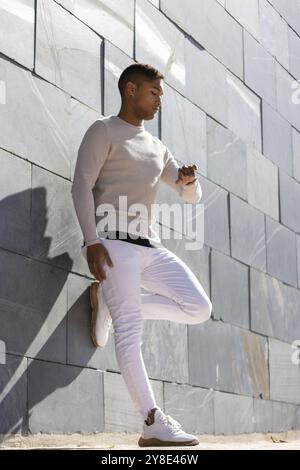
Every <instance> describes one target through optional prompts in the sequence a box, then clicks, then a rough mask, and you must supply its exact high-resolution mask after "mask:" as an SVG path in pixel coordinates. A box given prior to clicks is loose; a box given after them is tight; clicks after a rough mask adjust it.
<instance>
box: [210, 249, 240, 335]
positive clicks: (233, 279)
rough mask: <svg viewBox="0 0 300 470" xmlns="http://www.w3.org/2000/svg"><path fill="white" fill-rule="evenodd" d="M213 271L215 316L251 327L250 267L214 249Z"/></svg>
mask: <svg viewBox="0 0 300 470" xmlns="http://www.w3.org/2000/svg"><path fill="white" fill-rule="evenodd" d="M211 271H212V274H211V278H212V281H211V282H212V291H211V292H212V304H213V316H214V318H215V319H220V320H222V321H225V322H228V323H231V324H234V325H238V326H241V327H242V328H248V329H249V294H248V288H249V286H248V284H249V282H248V268H247V267H246V266H244V265H243V264H241V263H239V262H237V261H235V260H233V259H231V258H229V257H228V256H225V255H223V254H222V253H218V252H217V251H215V250H212V255H211Z"/></svg>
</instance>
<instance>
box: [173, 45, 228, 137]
mask: <svg viewBox="0 0 300 470" xmlns="http://www.w3.org/2000/svg"><path fill="white" fill-rule="evenodd" d="M185 64H186V68H185V83H186V87H185V89H184V95H185V96H186V97H187V98H188V99H189V100H190V101H192V102H193V103H195V104H196V105H198V106H200V108H201V109H202V110H203V111H205V112H206V113H207V114H209V115H210V116H211V117H213V118H215V119H216V120H217V121H219V122H220V123H221V124H223V125H224V126H227V127H228V123H229V121H230V124H231V125H234V124H235V123H234V119H233V117H232V113H233V107H234V98H233V96H234V93H232V94H233V96H229V97H228V81H227V77H226V69H225V67H224V66H223V65H222V64H220V63H219V62H218V61H217V60H216V59H215V58H214V57H212V56H211V55H210V54H209V53H208V52H207V51H206V50H201V49H200V48H199V47H196V46H195V45H194V44H193V43H192V42H191V41H189V40H186V41H185ZM203 70H205V73H203ZM179 91H181V90H179ZM228 101H230V102H231V112H230V113H229V117H228ZM220 103H222V106H220ZM229 118H230V119H229ZM229 127H230V128H231V129H232V130H235V128H233V127H231V126H229Z"/></svg>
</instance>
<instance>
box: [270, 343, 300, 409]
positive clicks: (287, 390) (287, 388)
mask: <svg viewBox="0 0 300 470" xmlns="http://www.w3.org/2000/svg"><path fill="white" fill-rule="evenodd" d="M269 350H270V393H271V399H272V400H278V401H283V402H289V403H295V404H298V405H299V403H300V395H299V388H300V368H299V364H293V362H292V353H293V349H292V347H291V345H290V344H287V343H283V342H282V341H278V340H276V339H270V345H269Z"/></svg>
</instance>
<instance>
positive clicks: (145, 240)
mask: <svg viewBox="0 0 300 470" xmlns="http://www.w3.org/2000/svg"><path fill="white" fill-rule="evenodd" d="M105 232H107V233H109V234H113V235H114V236H113V237H112V236H107V237H105V238H107V239H111V240H121V241H123V242H128V243H134V244H135V245H142V246H148V247H150V248H155V246H154V245H151V243H150V242H149V240H148V238H143V237H140V236H137V237H136V236H135V238H131V237H130V234H129V233H125V234H124V232H122V235H123V237H122V238H120V232H119V231H118V230H116V231H115V232H108V231H107V230H105ZM124 235H125V237H124ZM102 238H104V237H102Z"/></svg>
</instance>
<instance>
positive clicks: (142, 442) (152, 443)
mask: <svg viewBox="0 0 300 470" xmlns="http://www.w3.org/2000/svg"><path fill="white" fill-rule="evenodd" d="M197 444H199V441H198V439H193V440H191V441H185V442H182V441H181V442H180V441H177V442H176V441H161V440H160V439H157V438H156V437H151V438H149V439H145V438H144V437H142V436H141V437H140V438H139V441H138V445H139V446H140V447H163V446H168V447H171V446H177V447H180V446H196V445H197Z"/></svg>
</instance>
